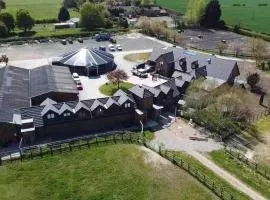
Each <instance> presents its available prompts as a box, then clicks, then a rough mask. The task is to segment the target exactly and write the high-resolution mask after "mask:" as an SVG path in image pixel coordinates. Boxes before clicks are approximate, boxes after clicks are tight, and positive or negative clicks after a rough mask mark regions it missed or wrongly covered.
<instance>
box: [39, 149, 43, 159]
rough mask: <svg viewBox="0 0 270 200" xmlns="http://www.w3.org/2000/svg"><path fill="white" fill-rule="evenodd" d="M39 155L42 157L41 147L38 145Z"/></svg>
mask: <svg viewBox="0 0 270 200" xmlns="http://www.w3.org/2000/svg"><path fill="white" fill-rule="evenodd" d="M39 155H40V157H41V158H43V152H42V148H41V147H39Z"/></svg>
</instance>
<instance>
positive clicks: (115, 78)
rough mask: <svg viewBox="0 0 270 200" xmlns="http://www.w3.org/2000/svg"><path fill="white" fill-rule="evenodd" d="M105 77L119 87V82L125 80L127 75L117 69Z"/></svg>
mask: <svg viewBox="0 0 270 200" xmlns="http://www.w3.org/2000/svg"><path fill="white" fill-rule="evenodd" d="M107 78H108V80H109V81H110V82H112V83H114V84H117V86H118V89H119V87H120V83H122V82H123V81H126V80H127V79H128V75H127V73H126V72H125V71H124V70H121V69H117V70H114V71H112V72H110V73H108V74H107Z"/></svg>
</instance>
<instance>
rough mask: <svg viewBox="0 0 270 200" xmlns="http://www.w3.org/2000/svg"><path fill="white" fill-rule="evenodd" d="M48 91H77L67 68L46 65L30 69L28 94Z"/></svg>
mask: <svg viewBox="0 0 270 200" xmlns="http://www.w3.org/2000/svg"><path fill="white" fill-rule="evenodd" d="M48 92H63V93H78V90H77V88H76V85H75V83H74V81H73V79H72V77H71V74H70V71H69V69H68V68H63V67H59V66H51V65H46V66H42V67H38V68H35V69H32V70H30V96H31V97H35V96H39V95H41V94H46V93H48Z"/></svg>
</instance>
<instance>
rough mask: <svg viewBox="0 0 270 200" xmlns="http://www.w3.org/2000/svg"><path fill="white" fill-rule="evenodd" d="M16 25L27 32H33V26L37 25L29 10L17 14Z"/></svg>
mask: <svg viewBox="0 0 270 200" xmlns="http://www.w3.org/2000/svg"><path fill="white" fill-rule="evenodd" d="M16 25H17V26H18V28H19V29H22V30H24V32H26V31H27V30H31V29H32V28H33V26H34V25H35V20H34V19H33V17H31V15H30V14H29V12H28V11H27V10H24V9H20V10H18V11H17V12H16Z"/></svg>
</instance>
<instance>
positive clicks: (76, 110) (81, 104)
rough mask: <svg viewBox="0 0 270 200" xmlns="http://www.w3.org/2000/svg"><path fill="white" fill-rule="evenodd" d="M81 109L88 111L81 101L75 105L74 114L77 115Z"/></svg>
mask: <svg viewBox="0 0 270 200" xmlns="http://www.w3.org/2000/svg"><path fill="white" fill-rule="evenodd" d="M81 109H85V110H88V111H90V109H89V108H88V107H87V106H86V105H85V104H84V103H82V102H81V101H79V102H78V103H77V105H76V107H75V108H74V112H75V113H77V112H78V111H79V110H81Z"/></svg>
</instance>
